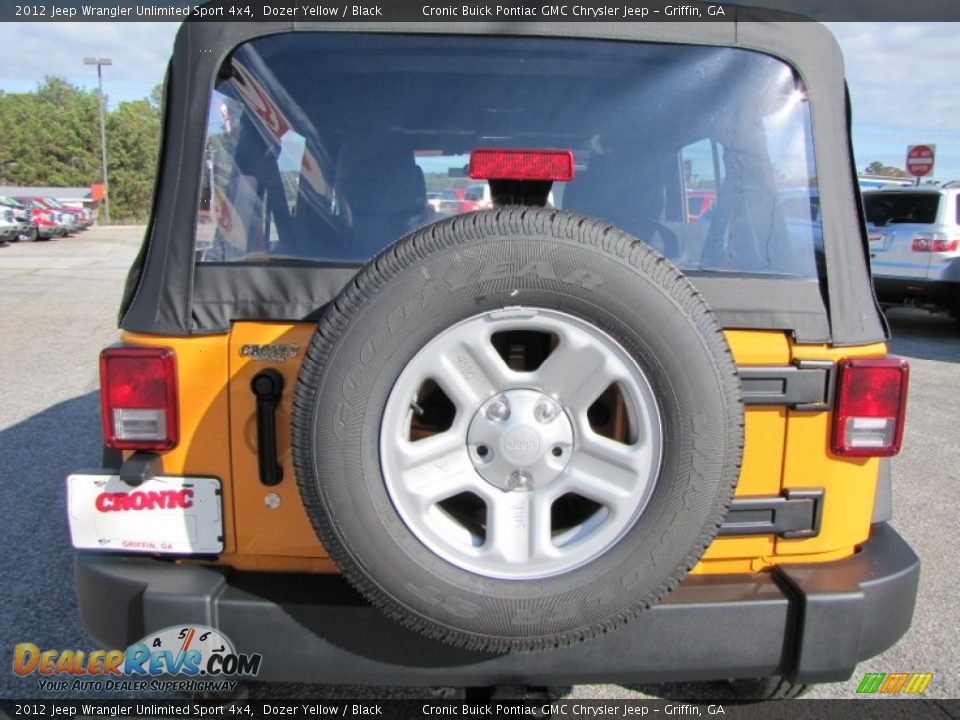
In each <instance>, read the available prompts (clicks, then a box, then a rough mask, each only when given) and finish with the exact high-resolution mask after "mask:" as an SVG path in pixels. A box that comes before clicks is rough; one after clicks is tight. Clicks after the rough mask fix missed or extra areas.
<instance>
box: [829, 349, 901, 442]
mask: <svg viewBox="0 0 960 720" xmlns="http://www.w3.org/2000/svg"><path fill="white" fill-rule="evenodd" d="M837 371H838V376H837V404H836V410H835V414H834V423H833V442H832V445H833V452H834V453H835V454H836V455H842V456H844V457H889V456H891V455H896V454H897V453H898V452H900V444H901V442H902V440H903V417H904V412H905V411H906V407H907V381H908V379H909V376H910V366H909V364H908V363H907V361H906V360H904V359H902V358H898V357H886V358H847V359H845V360H841V361H840V362H839V363H838V364H837Z"/></svg>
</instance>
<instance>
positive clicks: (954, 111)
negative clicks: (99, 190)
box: [0, 22, 960, 181]
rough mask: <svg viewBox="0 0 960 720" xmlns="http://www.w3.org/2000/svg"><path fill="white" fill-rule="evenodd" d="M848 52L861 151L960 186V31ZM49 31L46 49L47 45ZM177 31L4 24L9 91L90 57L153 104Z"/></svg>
mask: <svg viewBox="0 0 960 720" xmlns="http://www.w3.org/2000/svg"><path fill="white" fill-rule="evenodd" d="M826 24H827V26H828V27H829V28H830V30H831V31H832V32H833V34H834V35H835V36H836V37H837V39H838V41H839V42H840V46H841V48H842V50H843V53H844V58H845V62H846V71H847V80H848V83H849V85H850V91H851V94H852V97H853V112H854V151H855V153H856V158H857V166H858V168H860V169H862V168H864V167H865V166H866V165H868V164H869V163H871V162H873V161H874V160H879V161H880V162H882V163H884V164H886V165H894V166H897V167H903V165H904V157H905V155H906V148H907V146H908V145H916V144H927V143H933V144H935V145H936V146H937V160H936V168H935V170H934V177H936V178H937V179H938V180H942V181H947V180H954V179H960V86H958V84H957V80H956V66H955V63H954V62H953V61H952V60H951V59H950V52H949V48H951V47H953V46H954V45H955V44H956V42H957V37H958V36H960V23H902V22H901V23H826ZM40 27H42V30H43V36H44V42H43V44H42V46H41V45H39V44H38V42H37V37H36V31H37V30H38V29H39V28H40ZM177 28H178V24H177V23H168V22H156V23H128V22H121V23H106V22H105V23H87V22H84V23H45V24H43V25H42V26H40V25H36V24H29V23H4V30H5V32H4V33H3V35H4V41H3V43H0V89H2V90H4V91H6V92H23V91H27V90H32V89H33V88H35V87H36V85H37V83H38V82H39V81H40V80H42V79H43V77H44V76H45V75H60V76H63V77H66V78H67V79H68V80H70V81H71V82H73V83H75V84H77V85H80V86H82V87H90V88H92V87H96V83H97V70H96V67H93V66H86V65H84V64H83V58H84V57H85V56H90V55H94V56H99V57H109V58H111V59H112V60H113V63H114V64H113V65H112V66H110V67H105V68H104V71H103V72H104V90H105V92H106V93H107V95H108V97H109V100H110V104H111V106H112V105H115V104H117V103H118V102H122V101H124V100H136V99H140V98H143V97H146V96H147V95H148V94H149V92H150V90H151V88H153V86H154V85H156V84H157V83H159V82H161V81H162V80H163V74H164V71H165V69H166V63H167V60H168V58H169V55H170V51H171V49H172V47H173V39H174V35H175V34H176V31H177Z"/></svg>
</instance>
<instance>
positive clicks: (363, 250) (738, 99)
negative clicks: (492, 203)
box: [197, 32, 822, 277]
mask: <svg viewBox="0 0 960 720" xmlns="http://www.w3.org/2000/svg"><path fill="white" fill-rule="evenodd" d="M208 117H209V123H208V128H207V145H206V155H205V158H206V160H205V163H204V168H203V173H204V179H203V184H202V195H201V198H200V203H199V213H198V218H197V250H198V253H197V258H198V261H199V262H202V263H272V262H277V261H283V262H303V263H319V264H335V265H357V264H360V263H363V262H365V261H367V260H369V259H370V258H371V257H372V256H374V255H375V254H376V253H377V252H379V251H380V250H382V249H383V248H384V247H385V246H387V245H388V244H389V243H391V242H392V241H393V240H395V239H396V238H398V237H400V236H402V235H404V234H405V233H407V232H410V231H411V230H414V229H416V228H418V227H422V226H423V225H426V224H429V223H431V222H436V221H438V220H441V219H443V218H445V217H448V216H450V215H452V214H456V213H461V212H475V211H477V210H478V208H483V207H486V206H487V203H485V202H476V201H482V200H484V198H485V197H487V198H489V195H488V194H486V192H485V191H486V188H485V186H483V185H480V186H477V185H476V181H470V180H469V178H468V177H467V174H466V165H467V163H468V161H469V155H470V152H471V151H472V150H473V149H475V148H477V147H507V148H509V147H524V148H560V149H566V150H571V151H573V153H574V157H575V164H576V176H575V178H574V179H573V181H572V182H570V183H568V184H562V185H555V186H554V188H553V193H552V194H551V197H550V202H551V204H552V205H553V206H555V207H560V208H565V209H569V210H573V211H576V212H580V213H584V214H587V215H592V216H595V217H599V218H601V219H604V220H607V221H608V222H611V223H613V224H615V225H618V226H620V227H622V228H624V229H625V230H627V231H629V232H631V233H633V234H634V235H636V236H637V237H639V238H641V239H642V240H644V241H647V242H649V243H650V244H651V245H653V246H654V247H656V248H658V249H659V250H661V251H662V252H664V253H665V254H666V255H668V256H669V257H670V258H671V259H672V260H674V262H676V263H677V264H678V265H680V266H681V267H683V268H684V269H686V270H688V271H700V272H731V273H757V274H784V275H790V276H800V277H816V256H817V253H818V251H819V249H820V247H821V245H822V235H821V232H820V226H819V219H818V218H817V217H816V216H815V215H814V214H813V213H799V214H795V213H793V212H792V211H789V210H788V206H790V207H796V206H799V207H809V206H811V205H813V204H814V203H815V201H816V200H815V199H816V198H817V197H818V191H817V179H816V167H815V163H814V158H813V152H812V141H811V132H810V118H809V108H808V102H807V97H806V92H805V89H804V87H803V85H802V83H801V82H800V80H799V79H798V77H797V76H796V74H795V73H794V72H793V70H792V69H791V68H790V67H789V66H788V65H786V64H784V63H783V62H781V61H779V60H776V59H774V58H771V57H769V56H766V55H763V54H760V53H755V52H751V51H746V50H740V49H734V48H714V47H702V46H684V45H666V44H655V43H623V42H612V41H598V40H597V41H595V40H582V39H551V38H536V39H531V38H505V37H492V36H486V37H473V36H458V37H446V36H423V35H399V34H382V35H378V34H353V33H306V32H304V33H290V34H281V35H273V36H269V37H263V38H258V39H256V40H253V41H251V42H248V43H246V44H244V45H241V46H240V47H238V48H236V50H235V51H234V52H233V53H232V55H231V57H230V59H229V60H228V61H227V62H226V63H225V65H224V67H223V68H222V69H221V72H220V80H219V81H218V83H217V85H216V87H215V89H214V91H213V95H212V97H211V103H210V108H209V113H208ZM428 191H429V192H430V193H431V194H433V193H439V200H437V199H436V196H435V195H431V198H432V199H433V202H428V197H427V192H428Z"/></svg>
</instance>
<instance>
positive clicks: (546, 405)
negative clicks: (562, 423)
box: [533, 400, 560, 423]
mask: <svg viewBox="0 0 960 720" xmlns="http://www.w3.org/2000/svg"><path fill="white" fill-rule="evenodd" d="M559 414H560V406H559V405H557V404H556V403H555V402H553V400H541V401H540V402H538V403H537V404H536V406H534V408H533V416H534V417H535V418H536V419H537V422H542V423H548V422H552V421H553V419H554V418H555V417H556V416H557V415H559Z"/></svg>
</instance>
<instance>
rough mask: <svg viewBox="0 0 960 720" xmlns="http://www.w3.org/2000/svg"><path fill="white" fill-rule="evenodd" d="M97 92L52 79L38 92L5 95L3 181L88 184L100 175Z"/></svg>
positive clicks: (0, 146) (0, 151)
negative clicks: (98, 171) (98, 170)
mask: <svg viewBox="0 0 960 720" xmlns="http://www.w3.org/2000/svg"><path fill="white" fill-rule="evenodd" d="M97 122H98V119H97V98H96V93H91V92H87V91H84V90H81V89H80V88H78V87H76V86H74V85H71V84H70V83H69V82H67V81H66V80H64V79H63V78H57V77H47V78H45V79H44V81H43V82H42V83H40V84H39V85H38V87H37V90H36V91H35V92H33V93H5V94H3V95H2V96H0V179H2V180H3V181H4V182H5V183H7V184H15V185H53V186H62V187H69V186H85V185H89V184H90V182H91V180H92V179H96V178H97V177H98V173H97V168H98V163H97V158H98V157H99V152H100V146H99V136H98V134H97Z"/></svg>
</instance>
